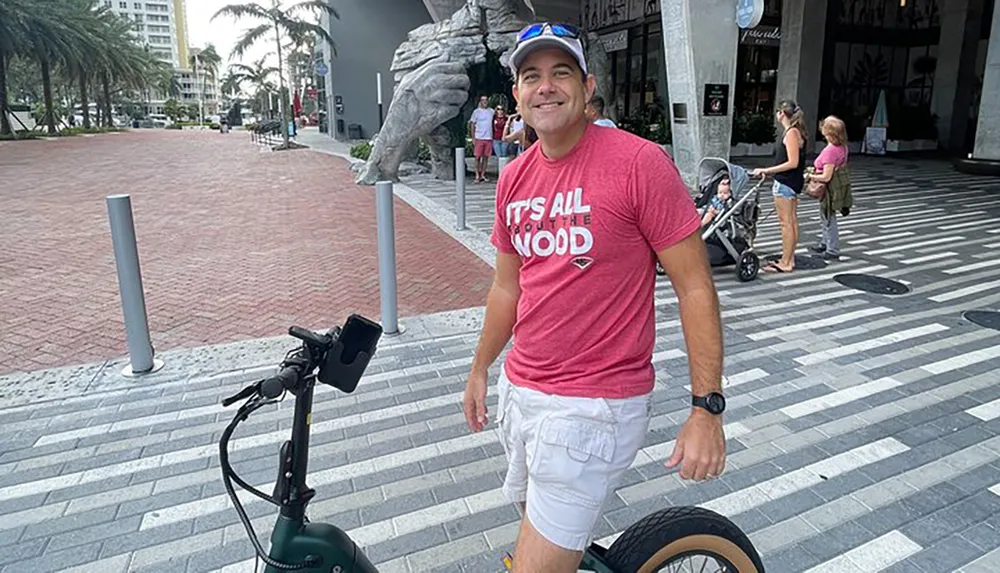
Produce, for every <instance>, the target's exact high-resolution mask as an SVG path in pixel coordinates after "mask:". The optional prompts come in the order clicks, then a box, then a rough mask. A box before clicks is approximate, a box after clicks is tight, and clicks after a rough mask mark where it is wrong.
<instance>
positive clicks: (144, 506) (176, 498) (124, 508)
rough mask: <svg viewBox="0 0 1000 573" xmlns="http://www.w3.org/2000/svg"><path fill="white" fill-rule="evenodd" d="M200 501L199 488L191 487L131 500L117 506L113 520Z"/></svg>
mask: <svg viewBox="0 0 1000 573" xmlns="http://www.w3.org/2000/svg"><path fill="white" fill-rule="evenodd" d="M196 499H201V486H200V485H192V486H188V487H185V488H182V489H177V490H173V491H168V492H164V493H159V494H156V495H152V496H149V497H145V498H142V499H133V500H130V501H126V502H124V503H121V504H119V505H118V509H117V515H116V517H115V519H124V518H126V517H129V516H132V515H141V514H143V513H146V512H148V511H155V510H157V509H163V508H165V507H170V506H172V505H180V504H182V503H188V502H191V501H195V500H196Z"/></svg>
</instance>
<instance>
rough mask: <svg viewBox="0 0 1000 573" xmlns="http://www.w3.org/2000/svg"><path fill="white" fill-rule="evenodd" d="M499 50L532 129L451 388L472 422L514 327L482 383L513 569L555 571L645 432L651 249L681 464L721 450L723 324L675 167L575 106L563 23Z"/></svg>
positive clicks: (500, 200) (580, 79) (692, 469)
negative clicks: (678, 356)
mask: <svg viewBox="0 0 1000 573" xmlns="http://www.w3.org/2000/svg"><path fill="white" fill-rule="evenodd" d="M510 66H511V70H512V72H513V75H514V78H515V87H514V97H515V98H516V99H517V101H518V104H519V105H520V109H521V112H522V113H523V115H524V119H525V123H527V124H528V125H530V126H532V127H533V128H534V129H535V131H536V132H537V134H538V144H536V145H533V146H532V147H531V148H529V149H528V150H526V151H525V152H524V153H523V154H522V155H521V156H519V157H518V158H517V159H515V160H514V161H512V162H511V163H509V164H508V165H507V168H506V169H504V171H503V172H502V173H501V175H500V180H499V182H498V185H497V194H496V220H495V222H494V227H493V235H492V243H493V245H494V246H495V247H496V248H497V250H498V253H497V262H496V273H495V277H494V283H493V287H492V288H491V290H490V293H489V296H488V298H487V302H486V317H485V321H484V325H483V331H482V335H481V338H480V341H479V345H478V348H477V349H476V356H475V359H474V361H473V364H472V370H471V373H470V374H469V379H468V383H467V385H466V391H465V398H464V404H463V405H464V410H465V416H466V421H467V423H468V425H469V427H470V428H471V429H472V430H473V431H481V430H482V429H483V428H485V427H486V424H487V423H488V420H487V411H486V393H487V369H488V368H489V366H490V365H491V364H492V363H493V362H494V361H495V360H496V359H497V357H498V356H499V355H500V353H501V352H502V351H503V349H504V347H505V346H506V345H507V343H508V341H509V340H510V339H511V336H512V335H513V337H514V345H513V348H512V349H511V351H510V352H509V353H508V355H507V357H506V359H505V362H504V365H503V369H502V374H501V375H500V380H499V382H498V388H497V393H498V395H499V402H498V407H497V423H498V427H499V433H500V441H501V443H502V445H503V447H504V451H505V452H506V454H507V459H508V468H507V475H506V478H505V481H504V485H503V491H504V494H505V495H506V497H507V499H509V500H510V501H511V502H512V503H517V504H519V505H520V506H521V508H522V515H524V517H526V519H522V521H521V529H520V532H519V534H518V539H517V543H516V545H515V549H514V563H513V570H514V571H515V572H516V573H571V572H575V571H576V570H577V566H578V565H579V564H580V560H581V558H582V556H583V550H584V549H586V547H587V544H588V543H589V539H590V535H591V532H592V530H593V528H594V526H595V524H596V522H597V520H598V519H599V517H600V515H601V511H602V507H603V505H604V503H605V501H606V500H607V498H608V497H609V496H610V495H611V494H612V492H613V491H614V490H615V489H616V488H617V487H618V485H619V483H620V480H621V477H622V474H623V473H624V472H625V470H627V469H628V468H629V467H630V465H631V464H632V463H633V462H634V461H635V459H636V455H637V453H638V451H639V449H640V448H641V447H642V445H643V443H644V440H645V437H646V432H647V429H648V425H649V418H650V394H651V393H652V391H653V385H654V372H653V366H652V354H653V345H654V342H655V338H656V324H655V316H654V314H655V309H654V306H653V292H654V287H655V281H656V272H655V266H656V263H657V261H659V263H660V264H661V265H662V266H663V268H664V269H665V270H666V273H667V275H668V276H669V278H670V282H671V284H672V286H673V288H674V290H675V292H676V294H677V298H678V304H679V307H680V317H681V325H682V328H683V332H684V339H685V342H686V349H687V355H688V362H689V365H690V373H691V380H690V383H691V389H692V394H693V396H692V404H691V413H690V415H689V417H688V419H687V421H686V422H685V424H684V426H683V427H682V428H681V430H680V433H679V434H678V436H677V441H676V445H675V447H674V451H673V455H672V456H671V457H670V459H669V460H667V461H666V465H667V467H668V468H669V467H679V468H680V476H681V477H682V478H684V479H694V480H704V479H711V478H714V477H718V476H719V475H720V474H721V473H722V471H723V469H724V468H725V437H724V434H723V429H722V428H723V425H722V412H723V410H724V409H725V399H724V398H723V396H722V394H721V391H722V355H723V349H722V325H721V319H720V316H719V303H718V296H717V294H716V291H715V286H714V284H713V282H712V275H711V269H710V267H709V265H708V258H707V256H706V252H705V244H704V242H703V241H702V240H701V236H700V234H699V231H700V228H701V224H700V223H701V221H700V218H699V216H698V211H697V210H696V209H695V206H694V201H692V199H691V196H690V194H689V192H688V190H687V188H686V187H685V185H684V183H683V181H682V180H681V178H680V175H679V174H678V172H677V169H676V167H675V166H674V164H673V163H672V161H671V160H670V158H669V157H668V156H667V155H666V153H664V151H663V149H662V148H661V147H660V146H658V145H656V144H655V143H652V142H650V141H646V140H644V139H641V138H639V137H636V136H634V135H632V134H630V133H628V132H627V131H625V130H620V129H606V128H603V127H600V126H596V125H593V124H592V123H591V122H590V121H588V120H587V117H586V113H585V109H586V106H587V102H588V101H590V98H591V97H592V96H593V94H594V90H595V80H594V76H592V75H589V74H588V73H587V65H586V61H585V59H584V52H583V47H582V46H581V43H580V40H579V32H578V31H577V30H576V29H575V28H573V27H572V26H567V25H562V24H555V23H553V24H549V23H546V24H534V25H531V26H528V27H527V28H525V29H524V30H522V31H521V32H520V33H519V34H518V41H517V46H516V48H515V50H514V52H513V54H512V55H511V62H510ZM684 382H685V381H681V380H677V381H675V382H672V383H673V384H676V385H678V386H679V385H681V384H682V383H684Z"/></svg>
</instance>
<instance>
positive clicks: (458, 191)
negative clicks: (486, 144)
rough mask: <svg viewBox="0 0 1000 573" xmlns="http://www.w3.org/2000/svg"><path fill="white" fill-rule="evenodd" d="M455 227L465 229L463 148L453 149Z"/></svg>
mask: <svg viewBox="0 0 1000 573" xmlns="http://www.w3.org/2000/svg"><path fill="white" fill-rule="evenodd" d="M455 215H456V219H457V220H456V222H455V226H456V228H458V230H459V231H461V230H464V229H465V148H464V147H456V148H455Z"/></svg>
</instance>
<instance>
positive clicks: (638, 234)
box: [492, 124, 701, 398]
mask: <svg viewBox="0 0 1000 573" xmlns="http://www.w3.org/2000/svg"><path fill="white" fill-rule="evenodd" d="M700 227H701V221H700V218H699V217H698V212H697V210H696V209H695V206H694V201H693V200H692V199H691V195H690V194H689V192H688V189H687V187H686V186H685V185H684V182H683V181H682V180H681V177H680V174H679V173H678V172H677V168H676V167H675V166H674V164H673V162H672V161H671V160H670V158H669V157H668V156H667V154H666V153H665V152H664V151H663V149H662V148H661V147H659V146H658V145H656V144H654V143H652V142H649V141H647V140H645V139H641V138H639V137H637V136H635V135H632V134H630V133H628V132H627V131H625V130H621V129H605V128H601V127H597V126H594V125H590V124H588V126H587V131H586V132H585V133H584V136H583V138H582V139H581V140H580V142H579V143H578V144H577V146H576V147H575V148H574V149H573V150H572V151H571V152H570V153H569V154H568V155H566V156H565V157H563V158H561V159H558V160H551V159H549V158H547V157H545V155H544V154H543V153H542V148H541V145H540V144H538V145H533V146H531V147H530V148H528V150H527V151H526V152H525V153H523V154H522V155H521V156H519V157H518V158H517V159H515V160H514V161H512V162H511V163H510V164H508V165H507V168H506V169H504V170H503V172H502V174H501V175H500V179H499V182H498V184H497V197H496V221H495V223H494V227H493V235H492V242H493V245H494V246H495V247H496V248H497V249H499V250H500V251H501V252H504V253H511V254H519V255H520V258H521V261H522V266H521V272H520V286H521V297H520V300H519V302H518V305H517V321H516V323H515V325H514V346H513V349H512V350H511V351H510V353H508V355H507V359H506V362H505V369H506V372H507V375H508V377H509V378H510V380H511V382H513V383H514V384H517V385H519V386H524V387H527V388H532V389H535V390H538V391H541V392H545V393H549V394H560V395H566V396H584V397H597V398H627V397H632V396H639V395H643V394H646V393H648V392H650V391H652V389H653V380H654V373H653V366H652V355H653V344H654V340H655V334H656V329H655V321H654V312H655V309H654V307H653V291H654V288H655V284H656V271H655V268H656V252H658V251H661V250H663V249H665V248H667V247H669V246H671V245H674V244H675V243H677V242H679V241H681V240H682V239H684V238H686V237H688V236H689V235H690V234H691V233H695V232H697V231H698V230H699V229H700Z"/></svg>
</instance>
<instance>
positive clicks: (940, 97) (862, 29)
mask: <svg viewBox="0 0 1000 573" xmlns="http://www.w3.org/2000/svg"><path fill="white" fill-rule="evenodd" d="M671 3H672V2H669V1H668V2H664V3H663V4H667V5H669V4H671ZM687 3H688V4H692V5H693V4H694V2H687ZM538 4H542V5H544V0H539V2H536V5H538ZM682 4H683V2H682ZM730 4H735V2H730ZM763 4H764V11H763V17H762V18H761V21H760V24H759V25H757V26H756V27H754V28H752V29H737V28H736V27H735V26H729V27H728V29H726V28H727V27H725V26H722V25H721V23H720V25H719V26H716V30H715V31H714V34H729V35H732V34H736V35H737V36H738V39H737V53H736V60H735V68H736V70H735V77H734V79H733V82H732V92H731V94H732V95H731V97H732V101H731V109H732V112H733V117H734V119H735V118H739V117H746V116H748V115H753V114H767V115H770V114H773V113H774V110H775V107H776V105H777V103H778V101H779V99H782V98H792V99H796V100H802V101H801V102H800V103H801V104H802V105H803V107H804V108H805V109H806V110H807V115H808V116H809V117H810V126H813V125H816V124H817V122H816V119H817V118H821V117H824V116H826V115H828V114H836V115H838V116H840V117H842V118H843V119H844V120H845V121H846V122H847V125H848V132H849V135H850V137H851V139H852V140H855V141H860V140H861V139H862V138H863V136H864V134H865V130H866V127H867V126H869V125H870V124H871V119H872V115H873V113H874V109H875V106H876V104H877V102H878V100H879V97H880V95H882V94H884V97H885V101H886V104H887V108H888V115H889V127H888V138H889V139H890V140H896V141H901V142H908V141H921V142H925V143H923V144H922V145H921V148H923V149H926V148H928V147H927V143H926V142H933V143H932V144H931V145H933V147H935V148H940V149H943V150H947V151H950V152H952V153H954V154H966V153H971V152H972V151H973V147H974V141H975V132H976V124H977V119H978V113H979V108H980V106H979V101H980V98H981V91H982V84H983V76H984V73H985V69H986V61H987V48H988V44H989V39H990V30H991V28H992V20H993V9H994V4H995V0H808V2H807V1H806V0H765V1H764V2H763ZM692 13H694V8H693V7H692ZM580 14H581V24H582V26H583V28H584V29H585V30H587V31H589V32H594V33H596V34H597V35H598V36H599V37H600V39H601V41H602V43H603V44H604V46H605V50H606V51H607V52H608V55H609V58H610V61H611V70H612V71H611V78H610V81H609V82H608V84H607V85H605V86H600V87H599V90H600V91H601V93H602V95H604V97H605V99H606V100H607V101H608V102H609V104H610V105H609V110H608V112H609V114H610V115H611V116H612V117H613V118H615V119H616V120H619V121H625V122H628V121H630V118H631V120H632V121H633V122H634V121H637V116H642V115H643V114H645V115H647V116H648V115H650V114H651V113H652V114H656V113H659V114H663V115H669V113H670V108H669V105H668V102H669V101H670V94H669V89H668V82H667V81H665V78H664V75H665V73H666V66H665V65H664V62H665V54H666V49H667V46H668V45H669V42H670V38H664V37H663V32H662V28H663V16H662V14H661V2H660V1H659V0H581V4H580ZM695 17H697V16H695ZM789 34H790V36H789ZM692 47H693V49H697V44H693V45H692ZM782 56H785V57H784V58H783V57H782ZM783 62H784V64H785V68H786V69H782V63H783ZM806 68H808V69H806ZM807 80H808V81H809V82H811V83H813V85H812V86H809V89H806V86H800V85H799V84H804V83H806V81H807ZM795 92H797V93H795ZM650 107H653V108H655V109H654V110H652V111H651V110H650V109H649V108H650ZM902 147H907V146H906V145H903V146H902ZM910 148H913V147H912V146H910Z"/></svg>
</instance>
